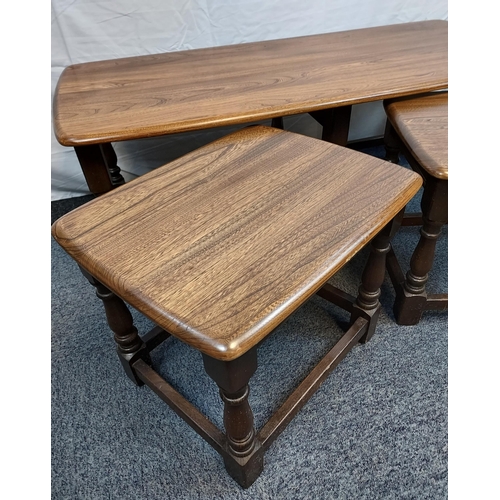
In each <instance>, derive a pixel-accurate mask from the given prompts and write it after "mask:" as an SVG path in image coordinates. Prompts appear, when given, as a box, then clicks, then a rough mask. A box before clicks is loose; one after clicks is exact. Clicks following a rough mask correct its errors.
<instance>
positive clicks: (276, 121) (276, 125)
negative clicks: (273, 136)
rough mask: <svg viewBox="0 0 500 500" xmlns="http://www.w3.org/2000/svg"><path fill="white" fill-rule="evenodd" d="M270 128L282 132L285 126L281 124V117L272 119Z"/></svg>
mask: <svg viewBox="0 0 500 500" xmlns="http://www.w3.org/2000/svg"><path fill="white" fill-rule="evenodd" d="M271 127H274V128H279V129H281V130H284V128H285V125H284V124H283V117H282V116H278V117H276V118H273V119H272V120H271Z"/></svg>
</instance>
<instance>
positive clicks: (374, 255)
mask: <svg viewBox="0 0 500 500" xmlns="http://www.w3.org/2000/svg"><path fill="white" fill-rule="evenodd" d="M403 214H404V210H402V211H401V212H400V213H399V214H398V215H397V216H396V217H395V218H394V220H393V221H392V222H391V223H389V224H388V225H387V226H386V227H385V228H384V229H383V230H382V231H380V233H379V234H377V236H375V238H373V240H372V241H371V243H370V254H369V256H368V260H367V262H366V265H365V268H364V270H363V275H362V277H361V285H360V287H359V289H358V296H357V298H356V302H355V304H354V306H353V310H352V313H351V320H350V324H351V325H352V324H353V323H354V321H355V320H356V319H357V318H359V317H362V318H364V319H366V320H367V321H368V330H367V332H366V333H365V334H364V335H363V336H362V337H361V339H360V342H361V343H365V342H368V341H369V340H370V339H371V338H372V336H373V333H374V332H375V327H376V325H377V320H378V316H379V314H380V307H381V306H380V301H379V298H380V287H381V286H382V283H383V282H384V278H385V265H386V257H387V254H388V253H389V250H390V249H391V238H392V237H393V236H394V234H395V233H396V231H397V230H398V229H399V227H400V226H401V221H402V218H403Z"/></svg>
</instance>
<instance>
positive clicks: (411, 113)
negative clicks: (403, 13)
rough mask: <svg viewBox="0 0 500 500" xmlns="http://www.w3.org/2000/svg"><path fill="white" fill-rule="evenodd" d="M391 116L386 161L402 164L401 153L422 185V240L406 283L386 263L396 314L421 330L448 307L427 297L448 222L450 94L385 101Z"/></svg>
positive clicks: (393, 262) (392, 262) (442, 297)
mask: <svg viewBox="0 0 500 500" xmlns="http://www.w3.org/2000/svg"><path fill="white" fill-rule="evenodd" d="M384 108H385V110H386V113H387V118H388V122H387V127H386V132H385V143H386V151H387V159H389V160H390V161H392V162H397V161H398V155H399V150H401V151H402V153H403V154H404V156H405V157H406V158H407V160H408V163H409V164H410V166H411V167H412V168H413V170H415V171H416V172H418V173H420V175H422V177H423V179H424V191H423V195H422V201H421V208H422V227H421V230H420V239H419V241H418V244H417V246H416V248H415V250H414V252H413V254H412V257H411V260H410V269H409V270H408V272H407V273H406V276H405V277H404V278H403V277H402V271H401V270H400V268H399V263H398V261H397V257H396V255H395V254H394V253H393V254H392V255H391V258H390V259H389V260H388V265H389V275H390V276H391V279H392V281H393V283H394V285H395V290H396V301H395V304H394V314H395V316H396V321H397V322H398V323H399V324H402V325H415V324H417V323H418V322H419V321H420V319H421V317H422V314H423V312H424V311H426V310H443V309H446V308H447V307H448V294H429V293H427V290H426V283H427V281H428V278H429V272H431V270H432V266H433V263H434V258H435V250H436V243H437V240H438V238H439V236H440V235H441V229H442V227H443V225H444V224H446V223H447V222H448V92H434V93H428V94H425V95H420V96H417V97H411V98H409V97H406V98H401V99H396V100H387V101H384Z"/></svg>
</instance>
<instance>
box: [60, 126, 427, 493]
mask: <svg viewBox="0 0 500 500" xmlns="http://www.w3.org/2000/svg"><path fill="white" fill-rule="evenodd" d="M421 185H422V179H421V177H420V176H419V175H417V174H416V173H415V172H412V171H411V170H410V169H405V168H403V167H400V166H397V165H392V164H390V163H388V162H386V161H384V160H381V159H378V158H375V157H371V156H368V155H365V154H362V153H358V152H355V151H352V150H349V149H347V148H344V147H340V146H337V145H334V144H330V143H327V142H324V141H321V140H317V139H312V138H309V137H305V136H302V135H299V134H293V133H290V132H285V131H282V130H279V129H276V128H270V127H262V126H255V127H247V128H245V129H243V130H241V131H239V132H236V133H233V134H230V135H229V136H226V137H224V138H222V139H219V140H217V141H215V142H213V143H211V144H209V145H207V146H204V147H202V148H200V149H198V150H196V151H193V152H191V153H189V154H187V155H185V156H183V157H181V158H179V159H177V160H175V161H173V162H171V163H169V164H167V165H165V166H163V167H160V168H158V169H156V170H154V171H152V172H149V173H148V174H145V175H143V176H141V177H139V178H137V179H135V180H133V181H131V182H129V183H127V184H125V185H123V186H121V187H119V188H117V189H115V190H113V191H111V192H109V193H105V194H103V195H102V196H100V197H98V198H96V199H94V200H92V201H91V202H89V203H87V204H86V205H84V206H82V207H79V208H77V209H76V210H73V211H72V212H70V213H68V214H66V215H64V216H63V217H61V218H60V219H59V220H58V221H56V222H55V223H54V224H53V226H52V234H53V237H54V238H55V239H56V241H57V242H58V243H59V244H60V245H61V247H62V248H63V249H64V250H65V251H66V252H67V253H68V254H69V255H70V256H71V257H72V258H73V259H74V260H75V261H76V262H77V263H78V265H79V266H80V268H81V269H82V271H83V274H84V275H85V276H86V277H87V279H88V280H89V282H90V283H91V284H92V285H93V286H94V287H95V288H96V293H97V296H98V297H99V298H100V299H101V300H102V302H103V305H104V309H105V312H106V316H107V320H108V324H109V326H110V328H111V330H112V331H113V332H114V338H115V341H116V345H117V352H118V356H119V359H120V361H121V363H122V365H123V368H124V370H125V372H126V374H127V375H128V377H129V378H130V379H131V380H132V381H133V382H134V383H136V384H138V385H144V384H145V385H147V386H148V387H150V388H151V389H152V390H153V391H154V392H155V393H156V394H157V395H158V396H159V397H160V398H161V399H162V400H163V401H164V402H166V403H167V404H168V405H169V406H170V407H171V408H172V409H173V410H174V411H175V412H176V413H177V414H178V415H179V416H180V417H182V418H183V419H184V420H185V421H186V422H187V423H188V424H189V425H190V426H191V427H192V428H193V429H194V430H195V431H196V432H197V433H198V434H199V435H200V436H201V437H202V438H203V439H205V440H206V441H207V442H208V443H209V444H210V445H211V446H212V447H213V448H214V449H215V450H216V451H217V452H218V453H219V454H220V455H221V456H222V458H223V460H224V463H225V466H226V469H227V471H228V473H229V474H230V475H231V476H232V477H233V478H234V479H235V480H236V481H237V482H238V484H240V485H241V486H242V487H244V488H247V487H249V486H250V485H251V484H252V483H253V482H254V481H255V480H256V479H257V477H258V476H259V474H260V473H261V471H262V468H263V457H264V453H265V450H266V449H268V448H269V446H270V445H271V443H272V442H273V441H274V440H275V439H276V437H277V436H278V435H279V434H280V433H281V432H282V431H283V430H284V428H285V427H286V425H287V424H288V423H289V422H290V421H291V419H292V418H293V417H294V415H295V414H296V413H297V412H298V411H299V410H300V408H301V407H302V406H303V405H304V404H305V403H306V402H307V401H308V399H309V398H310V397H311V396H312V394H313V393H314V392H315V391H316V390H317V389H318V387H319V386H320V384H321V382H322V381H323V380H324V379H325V377H326V376H327V375H328V374H329V373H330V372H331V371H332V370H333V369H334V368H335V367H336V366H337V365H338V364H339V363H340V362H341V360H342V359H343V358H344V357H345V356H346V355H347V353H348V352H349V351H350V349H352V347H353V346H354V345H355V344H356V343H358V342H362V343H363V342H367V341H368V340H369V339H370V338H371V337H372V335H373V334H374V331H375V327H376V323H377V319H378V315H379V312H380V302H379V297H380V287H381V284H382V282H383V280H384V277H385V269H386V268H385V266H386V255H387V253H388V252H389V250H390V240H391V237H392V236H393V234H394V231H395V229H396V228H397V227H398V224H399V221H400V219H401V217H402V214H403V210H404V207H405V205H406V204H407V203H408V201H409V200H410V199H411V198H412V197H413V196H414V195H415V194H416V193H417V192H418V190H419V188H420V186H421ZM368 244H369V245H370V250H369V252H368V256H367V262H366V265H365V268H364V271H363V273H362V276H361V279H360V283H361V284H360V286H359V289H358V295H357V296H356V297H354V296H351V295H350V294H348V293H346V292H344V291H342V290H340V289H338V288H336V287H335V286H333V285H332V284H331V283H329V282H328V280H329V279H330V278H331V277H332V276H333V275H334V274H335V273H336V272H337V271H338V270H339V269H341V268H342V267H343V266H344V265H345V264H346V263H347V262H348V261H349V260H350V259H351V258H352V257H353V256H354V255H355V254H356V253H358V252H359V251H361V250H362V249H363V248H365V247H366V245H368ZM315 293H317V294H318V295H319V296H320V297H322V298H324V299H326V300H328V301H331V302H332V303H334V304H335V305H337V306H339V307H341V308H343V309H345V310H346V311H348V312H349V314H350V322H349V327H348V328H347V331H346V332H345V334H344V335H343V336H342V337H341V339H340V340H339V341H338V342H337V343H336V344H335V345H334V346H333V347H332V348H331V350H330V351H329V352H328V353H327V354H326V355H325V356H324V357H323V359H322V360H321V361H320V362H319V363H318V364H317V365H316V367H315V368H313V370H312V371H311V372H310V373H309V375H307V376H306V377H305V379H304V380H303V381H302V382H301V384H300V385H299V386H298V387H297V388H296V389H295V390H294V391H293V392H292V394H291V395H290V396H289V397H288V399H287V400H286V401H285V402H284V404H283V405H282V406H281V408H280V409H278V410H277V411H276V412H275V413H274V415H273V416H271V418H270V419H269V420H268V422H267V423H266V424H265V425H264V426H263V427H262V428H261V429H260V430H258V431H256V429H255V428H254V419H253V413H252V410H251V408H250V405H249V402H248V394H249V380H250V378H251V377H252V375H253V374H254V372H255V371H256V369H257V354H256V353H257V348H258V346H259V345H260V344H261V342H262V341H263V340H264V339H265V338H266V337H267V336H268V335H269V334H270V333H271V332H272V331H273V330H274V329H275V328H276V327H277V326H279V325H280V324H281V323H282V322H283V321H284V320H285V319H286V318H287V317H289V315H290V314H292V313H293V312H294V311H295V310H296V309H297V308H298V307H300V306H301V305H302V304H303V303H304V302H305V301H306V300H308V299H309V298H310V297H311V296H312V295H313V294H315ZM127 304H128V305H129V306H131V307H133V308H135V309H136V310H138V311H139V312H140V313H141V314H143V315H145V316H146V317H148V318H149V319H150V320H151V321H153V322H154V324H155V325H157V326H156V327H155V328H154V329H153V330H151V332H149V333H147V334H146V335H145V336H143V337H142V338H141V337H140V336H139V334H138V331H137V329H136V327H135V326H134V324H133V321H132V315H131V313H130V311H129V309H128V307H127ZM169 335H173V336H175V337H176V338H178V339H179V340H181V341H182V342H185V343H186V344H188V345H189V346H191V347H192V348H194V349H196V350H198V351H200V352H201V354H202V359H203V364H204V368H205V371H206V372H207V374H208V375H209V377H210V378H211V379H212V380H213V381H214V382H215V383H216V384H217V386H218V387H219V390H220V395H221V399H222V401H223V406H224V410H223V411H224V430H225V432H223V431H221V430H220V429H218V428H217V426H215V425H214V424H213V423H212V422H211V421H209V420H208V419H207V418H206V417H205V416H204V415H202V414H201V412H200V411H199V410H198V409H196V408H195V407H194V406H193V405H192V404H190V403H189V402H188V401H186V400H185V398H183V397H182V396H181V395H180V394H179V393H178V392H177V391H176V390H174V389H173V387H172V386H171V385H170V384H169V383H168V382H167V381H166V380H164V379H163V378H162V377H161V376H160V375H159V374H158V372H157V371H156V370H155V369H154V368H153V367H152V365H151V357H150V352H151V350H152V349H154V348H156V347H158V346H159V345H160V344H161V343H162V342H163V341H164V340H166V339H167V338H168V337H169Z"/></svg>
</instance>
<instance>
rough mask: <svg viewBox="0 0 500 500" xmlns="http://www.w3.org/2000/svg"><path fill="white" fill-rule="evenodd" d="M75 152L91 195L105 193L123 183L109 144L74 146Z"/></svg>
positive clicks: (114, 155) (123, 180)
mask: <svg viewBox="0 0 500 500" xmlns="http://www.w3.org/2000/svg"><path fill="white" fill-rule="evenodd" d="M75 152H76V156H77V157H78V161H79V162H80V166H81V168H82V171H83V175H84V176H85V180H86V181H87V186H88V187H89V189H90V191H91V192H92V193H94V194H102V193H106V192H107V191H111V190H112V189H113V188H115V187H117V186H119V185H121V184H124V183H125V179H124V178H123V177H122V175H121V173H120V167H118V165H117V158H116V154H115V152H114V150H113V146H112V145H111V144H110V143H107V144H91V145H88V146H75Z"/></svg>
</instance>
